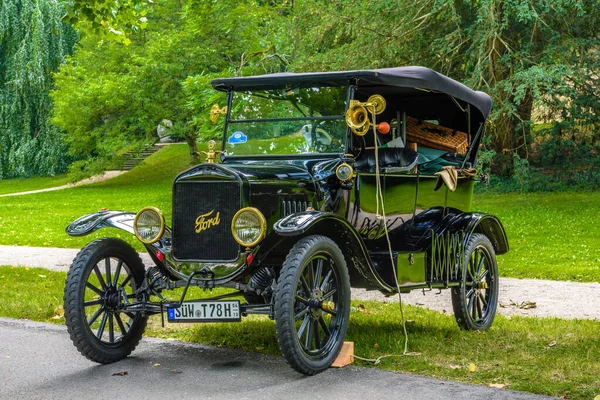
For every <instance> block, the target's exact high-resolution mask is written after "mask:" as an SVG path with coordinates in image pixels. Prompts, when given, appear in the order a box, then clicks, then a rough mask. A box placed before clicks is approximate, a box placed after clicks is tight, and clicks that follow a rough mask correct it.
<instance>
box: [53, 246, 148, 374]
mask: <svg viewBox="0 0 600 400" xmlns="http://www.w3.org/2000/svg"><path fill="white" fill-rule="evenodd" d="M143 279H144V265H143V264H142V260H141V259H140V256H139V255H138V254H137V253H136V252H135V250H133V248H132V247H131V246H130V245H129V244H127V243H125V242H123V241H122V240H118V239H114V238H104V239H99V240H95V241H93V242H91V243H89V244H88V245H87V246H85V247H84V248H83V249H82V250H81V251H80V252H79V253H78V254H77V256H76V257H75V259H74V260H73V264H72V265H71V268H70V269H69V273H68V275H67V282H66V285H65V294H64V310H65V320H66V324H67V328H68V331H69V335H70V336H71V340H72V341H73V343H74V344H75V347H77V349H78V350H79V352H80V353H81V354H83V355H84V356H85V357H87V358H88V359H89V360H92V361H95V362H98V363H102V364H109V363H112V362H115V361H118V360H120V359H122V358H125V357H127V356H128V355H129V354H130V353H131V352H132V351H133V349H134V348H135V347H136V346H137V344H138V343H139V341H140V339H141V337H142V334H143V333H144V329H145V328H146V321H147V319H148V317H146V316H141V315H140V314H139V313H131V312H127V311H126V310H124V308H123V306H124V304H125V303H126V302H129V301H135V298H136V294H135V291H136V290H137V289H138V288H139V287H140V285H141V284H142V282H143Z"/></svg>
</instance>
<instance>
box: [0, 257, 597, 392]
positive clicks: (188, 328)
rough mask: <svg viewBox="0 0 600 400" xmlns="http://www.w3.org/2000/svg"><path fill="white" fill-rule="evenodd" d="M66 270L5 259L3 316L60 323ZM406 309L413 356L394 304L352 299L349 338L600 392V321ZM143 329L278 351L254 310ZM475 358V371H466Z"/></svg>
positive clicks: (479, 371) (453, 369)
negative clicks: (470, 317)
mask: <svg viewBox="0 0 600 400" xmlns="http://www.w3.org/2000/svg"><path fill="white" fill-rule="evenodd" d="M65 276H66V274H65V273H64V272H53V271H47V270H43V269H37V268H13V267H6V266H4V267H1V266H0V316H2V317H10V318H27V319H32V320H36V321H44V322H52V323H60V324H63V323H64V318H63V317H62V293H63V290H64V282H65ZM207 295H210V292H200V293H196V294H195V296H196V297H197V298H199V297H203V296H207ZM444 295H449V293H448V292H445V293H444ZM168 296H169V297H171V298H173V296H171V295H168ZM404 312H405V315H406V318H407V319H408V320H409V322H408V324H407V330H408V337H409V348H408V350H409V351H410V352H413V353H415V354H412V355H408V356H401V354H402V352H403V349H404V335H403V333H402V323H401V318H400V312H399V309H398V305H397V304H396V303H380V302H361V303H358V302H353V307H352V311H351V314H350V325H349V328H348V333H347V335H346V340H349V341H353V342H354V343H355V354H356V355H358V356H361V357H364V358H371V359H376V358H378V357H382V356H387V355H393V356H392V357H384V358H383V359H382V360H381V363H380V364H379V365H378V367H379V368H383V369H392V370H397V371H403V372H411V373H418V374H421V375H427V376H434V377H437V378H440V379H452V380H458V381H463V382H470V383H477V384H484V385H488V384H495V385H502V386H504V387H507V388H509V389H515V390H522V391H528V392H533V393H541V394H546V395H552V396H558V397H560V396H565V397H567V398H577V399H592V398H593V397H594V396H595V395H597V394H598V393H599V390H600V388H599V387H598V376H599V375H600V361H599V360H600V350H599V347H598V341H599V339H600V337H599V334H598V332H600V322H598V321H588V320H571V321H566V320H560V319H553V318H542V319H536V318H520V317H513V318H506V317H502V316H497V318H496V321H495V322H494V325H493V326H492V328H491V329H490V330H489V331H486V332H465V331H461V330H460V329H459V328H458V327H457V325H456V323H455V321H454V318H453V317H452V316H450V315H444V314H442V313H437V312H434V311H429V310H426V309H423V308H420V307H412V306H405V307H404ZM146 333H147V334H148V335H150V336H161V337H168V338H177V339H183V340H188V341H194V342H199V343H205V344H211V345H217V346H226V347H229V348H239V349H244V350H248V351H259V352H265V353H270V354H276V355H279V354H281V353H280V351H279V349H278V347H277V340H276V336H275V327H274V324H273V322H272V321H269V320H268V318H267V317H266V316H251V317H249V318H245V319H244V322H243V323H239V324H236V323H231V324H167V326H166V327H165V328H162V327H161V326H160V317H159V316H154V317H152V318H151V321H150V325H149V328H148V329H147V331H146ZM356 363H357V364H358V365H365V366H370V365H372V364H370V363H366V362H363V361H358V360H357V362H356ZM470 364H474V366H475V371H469V365H470Z"/></svg>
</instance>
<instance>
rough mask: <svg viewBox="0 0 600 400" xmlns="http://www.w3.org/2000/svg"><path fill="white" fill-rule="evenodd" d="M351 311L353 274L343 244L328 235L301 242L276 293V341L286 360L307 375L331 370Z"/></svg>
mask: <svg viewBox="0 0 600 400" xmlns="http://www.w3.org/2000/svg"><path fill="white" fill-rule="evenodd" d="M326 302H329V303H326ZM324 303H325V305H324ZM349 314H350V278H349V275H348V269H347V267H346V262H345V261H344V256H343V255H342V252H341V250H340V248H339V247H338V246H337V245H336V244H335V243H334V242H333V241H332V240H331V239H329V238H327V237H325V236H318V235H313V236H308V237H305V238H303V239H301V240H299V241H298V242H297V243H296V244H295V245H294V247H292V249H291V250H290V252H289V253H288V255H287V257H286V259H285V261H284V263H283V266H282V269H281V274H280V276H279V281H278V283H277V292H276V294H275V325H276V328H277V340H278V342H279V347H280V349H281V352H282V353H283V356H284V357H285V359H286V360H287V362H288V364H290V366H292V368H294V369H295V370H296V371H298V372H300V373H303V374H306V375H314V374H317V373H319V372H321V371H323V370H325V369H327V368H329V366H330V365H331V363H333V361H334V360H335V358H336V357H337V355H338V353H339V351H340V348H341V347H342V344H343V343H344V336H345V334H346V329H347V327H348V319H349Z"/></svg>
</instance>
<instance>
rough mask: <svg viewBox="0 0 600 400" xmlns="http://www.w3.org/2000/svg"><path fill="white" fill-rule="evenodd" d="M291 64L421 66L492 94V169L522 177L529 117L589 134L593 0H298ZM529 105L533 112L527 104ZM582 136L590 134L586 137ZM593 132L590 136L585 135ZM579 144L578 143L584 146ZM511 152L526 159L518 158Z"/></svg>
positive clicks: (594, 107) (593, 100)
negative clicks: (292, 62) (400, 0)
mask: <svg viewBox="0 0 600 400" xmlns="http://www.w3.org/2000/svg"><path fill="white" fill-rule="evenodd" d="M296 5H297V7H296V9H295V12H296V13H297V15H296V17H295V18H294V23H293V27H294V29H293V30H292V39H293V40H294V41H295V42H294V43H295V51H296V56H297V57H296V59H295V60H294V64H293V65H294V67H295V68H297V69H299V70H336V69H353V68H377V67H388V66H390V67H391V66H398V65H423V66H427V67H430V68H433V69H435V70H438V71H440V72H442V73H444V74H446V75H449V76H451V77H452V78H454V79H457V80H459V81H461V82H463V83H465V84H467V85H468V86H470V87H473V88H475V89H479V90H483V91H485V92H487V93H489V94H490V95H491V97H492V98H493V100H494V107H493V109H492V115H491V121H490V124H489V125H488V127H487V133H488V134H489V135H491V137H492V141H491V142H490V143H489V145H488V146H487V148H486V150H487V151H494V152H495V153H489V154H494V157H493V160H492V161H493V162H492V164H489V165H493V169H492V171H493V172H494V173H495V174H497V175H501V176H505V177H509V178H511V179H512V180H513V181H515V183H516V185H517V187H523V188H526V187H527V186H528V185H529V183H528V182H529V180H530V179H529V178H527V177H526V176H525V175H524V173H523V171H524V170H526V169H527V162H528V161H530V164H531V165H532V166H537V167H540V168H546V167H550V166H551V165H550V164H546V163H545V162H544V159H543V158H539V159H537V158H536V156H537V154H536V153H534V154H533V157H531V160H529V159H530V156H531V155H532V151H535V149H534V148H532V145H533V143H534V140H535V138H534V137H533V136H532V135H531V132H530V127H531V124H532V121H533V122H548V123H551V124H552V128H551V131H552V132H555V134H558V132H561V133H560V135H563V137H570V136H586V137H588V138H591V137H597V136H598V133H597V132H598V131H599V130H598V118H599V116H600V103H599V100H598V99H599V98H600V97H599V96H598V91H599V89H600V88H599V86H598V82H599V81H598V79H597V77H598V74H599V73H600V70H599V69H600V51H599V46H598V43H599V41H598V33H599V28H598V27H599V26H600V24H599V22H600V21H599V19H600V10H599V9H598V5H597V2H596V1H593V0H558V1H555V0H527V1H512V0H511V1H497V0H462V1H441V0H409V1H403V2H384V1H372V2H362V1H358V0H345V1H341V0H340V1H324V0H300V1H298V2H297V3H296ZM534 111H535V112H534ZM589 140H591V139H589ZM594 140H595V139H594ZM584 151H585V150H584ZM513 154H517V155H518V157H519V158H521V159H525V160H528V161H524V162H522V161H519V160H517V159H515V157H514V156H513Z"/></svg>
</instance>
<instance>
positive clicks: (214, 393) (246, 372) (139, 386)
mask: <svg viewBox="0 0 600 400" xmlns="http://www.w3.org/2000/svg"><path fill="white" fill-rule="evenodd" d="M0 398H2V399H61V400H66V399H81V398H85V399H125V398H127V399H154V398H157V399H158V398H176V399H178V400H181V399H294V400H296V399H298V400H300V399H318V398H324V399H357V398H360V399H361V400H365V399H382V398H385V399H394V398H398V399H403V400H406V399H428V400H434V399H444V400H450V399H483V398H485V399H486V400H494V399H531V400H536V399H538V400H539V399H544V398H547V397H542V396H536V395H531V394H526V393H520V392H514V391H509V390H502V389H493V388H489V387H486V386H474V385H467V384H461V383H456V382H448V381H441V380H438V379H434V378H424V377H419V376H412V375H408V374H399V373H394V372H386V371H380V370H376V369H371V368H359V367H353V366H351V367H346V368H342V369H330V370H327V371H325V372H323V373H321V374H319V375H317V376H314V377H306V376H303V375H300V374H298V373H296V372H294V371H293V370H292V369H291V368H289V367H288V366H287V364H286V363H285V362H284V360H283V358H281V357H274V356H266V355H261V354H256V353H246V352H243V351H237V350H230V349H222V348H216V347H211V346H203V345H197V344H190V343H184V342H179V341H169V340H159V339H150V338H144V339H143V340H142V342H141V344H140V345H139V347H138V348H137V349H136V350H135V351H134V353H133V355H132V356H130V357H128V358H126V359H125V360H122V361H120V362H117V363H114V364H110V365H99V364H95V363H92V362H90V361H88V360H87V359H85V358H84V357H83V356H81V355H80V354H79V353H78V352H77V350H76V349H75V347H74V346H73V344H72V343H71V341H70V339H69V336H68V334H67V331H66V328H65V327H62V326H55V325H50V324H44V323H37V322H30V321H21V320H13V319H6V318H0Z"/></svg>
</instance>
